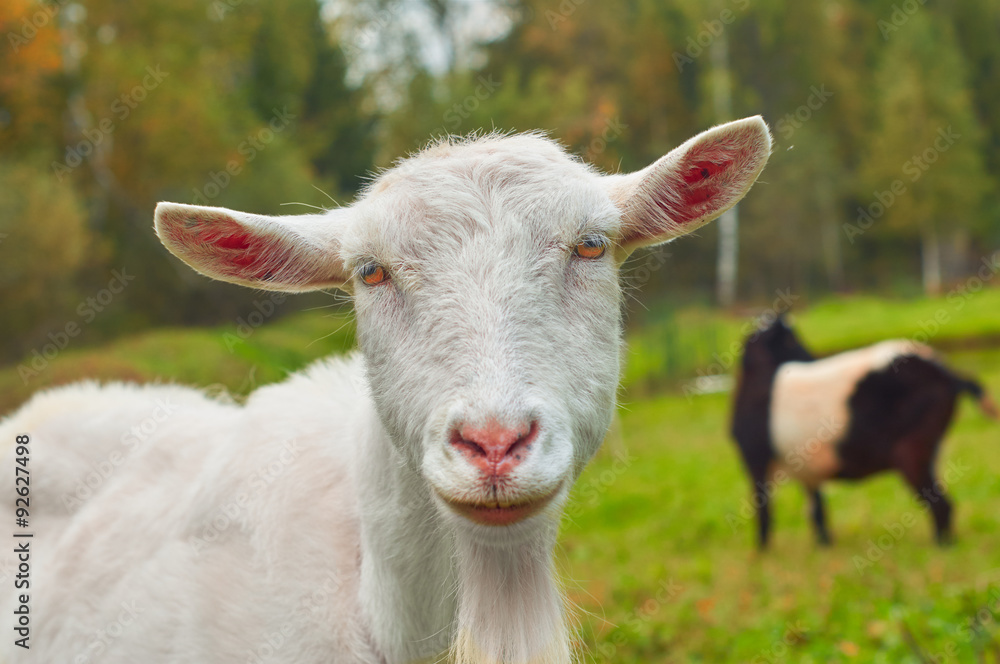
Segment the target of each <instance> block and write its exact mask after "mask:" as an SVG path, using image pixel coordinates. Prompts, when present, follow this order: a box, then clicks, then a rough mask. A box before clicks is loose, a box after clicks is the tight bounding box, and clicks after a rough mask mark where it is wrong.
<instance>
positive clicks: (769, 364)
mask: <svg viewBox="0 0 1000 664" xmlns="http://www.w3.org/2000/svg"><path fill="white" fill-rule="evenodd" d="M963 392H968V393H969V394H971V395H972V396H973V397H975V398H976V399H978V400H979V404H980V406H981V408H982V410H983V412H985V413H986V414H987V415H989V416H990V417H993V418H994V419H996V418H997V408H996V405H995V404H994V403H993V402H992V401H991V400H990V399H989V397H988V396H987V395H986V393H985V392H984V391H983V388H982V387H981V386H980V385H979V383H977V382H975V381H973V380H968V379H965V378H961V377H959V376H957V375H955V374H954V373H953V372H952V371H950V370H949V369H948V368H947V367H946V366H945V365H944V364H943V363H942V362H941V359H940V358H939V357H938V356H937V355H936V354H935V353H934V351H933V350H932V349H931V348H929V347H928V346H925V345H923V344H918V343H915V342H912V341H906V340H893V341H883V342H880V343H877V344H874V345H872V346H866V347H864V348H859V349H856V350H851V351H847V352H844V353H840V354H837V355H833V356H831V357H827V358H823V359H816V358H814V357H813V356H812V355H811V354H810V353H809V351H808V350H806V349H805V347H804V346H803V345H802V344H801V343H800V342H799V340H798V338H797V337H796V335H795V333H794V332H793V331H792V330H791V329H790V328H789V327H788V326H787V325H786V324H785V322H784V321H783V320H782V319H781V318H780V317H779V318H778V319H777V320H775V321H774V322H773V323H772V324H771V325H770V326H768V327H767V328H765V329H762V330H759V331H757V332H755V333H754V334H752V335H751V336H750V337H749V338H748V339H747V341H746V344H745V346H744V354H743V369H742V374H741V376H740V379H739V384H738V387H737V391H736V398H735V404H734V409H733V420H732V429H731V431H732V434H733V437H734V438H735V439H736V443H737V445H738V446H739V448H740V453H741V454H742V456H743V461H744V463H745V465H746V468H747V471H748V472H749V474H750V478H751V480H752V482H753V492H754V505H755V506H756V507H757V517H758V527H759V531H758V537H759V539H758V542H759V544H760V546H761V548H764V547H766V546H767V541H768V532H769V530H770V524H771V516H770V506H769V501H770V497H771V493H772V489H773V487H775V486H776V485H777V484H781V483H782V480H786V479H795V480H798V481H800V482H801V483H802V484H803V485H804V486H805V488H806V490H807V491H808V493H809V495H810V498H811V502H812V507H811V512H812V520H813V524H814V525H815V528H816V536H817V538H818V540H819V542H820V543H821V544H829V543H830V534H829V531H828V530H827V526H826V515H825V509H824V506H823V495H822V493H820V486H821V485H822V483H823V482H824V481H826V480H829V479H834V478H839V479H847V480H857V479H861V478H864V477H868V476H869V475H872V474H874V473H878V472H881V471H883V470H893V469H894V470H898V471H899V472H900V473H901V474H902V475H903V478H904V479H905V480H906V482H907V483H908V484H909V485H910V486H911V487H912V488H913V490H914V491H916V492H917V495H918V497H919V499H920V500H922V501H924V503H925V504H926V505H927V507H928V508H929V509H930V512H931V514H932V515H933V518H934V528H935V533H936V536H937V540H938V542H939V543H945V542H947V541H948V539H949V537H950V535H951V503H950V501H949V500H948V497H947V495H946V494H945V492H944V488H943V487H942V485H941V483H940V482H939V481H937V479H936V478H935V473H934V462H935V458H936V457H937V451H938V447H939V445H940V443H941V440H942V438H943V437H944V434H945V431H946V430H947V429H948V425H949V424H950V423H951V419H952V415H953V414H954V410H955V402H956V400H957V398H958V395H959V394H961V393H963Z"/></svg>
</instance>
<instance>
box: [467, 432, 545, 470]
mask: <svg viewBox="0 0 1000 664" xmlns="http://www.w3.org/2000/svg"><path fill="white" fill-rule="evenodd" d="M537 431H538V425H537V424H536V423H535V422H526V423H523V424H520V425H516V426H513V427H505V426H501V425H499V424H489V425H487V426H485V427H482V428H478V427H472V426H468V425H462V426H458V427H456V428H455V429H454V430H453V431H452V435H451V444H452V446H453V447H455V448H456V449H458V450H459V451H461V452H462V453H463V454H464V455H465V457H466V458H467V459H468V460H469V461H470V462H472V463H473V464H475V465H477V466H480V467H481V468H483V469H484V470H485V469H487V468H492V469H494V470H501V468H500V465H501V464H502V465H503V466H504V468H505V469H510V468H512V467H513V466H516V465H517V464H519V463H521V462H522V461H523V460H524V458H525V457H526V456H527V455H528V453H529V452H530V451H531V443H532V442H534V439H535V437H536V434H537Z"/></svg>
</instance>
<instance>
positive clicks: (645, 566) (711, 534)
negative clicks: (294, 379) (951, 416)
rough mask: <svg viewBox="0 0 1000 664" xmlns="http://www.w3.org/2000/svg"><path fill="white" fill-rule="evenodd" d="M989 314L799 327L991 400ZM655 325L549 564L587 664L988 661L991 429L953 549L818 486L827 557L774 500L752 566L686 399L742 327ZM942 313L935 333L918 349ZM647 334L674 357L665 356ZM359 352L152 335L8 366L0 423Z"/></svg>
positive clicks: (992, 322) (789, 506) (743, 518)
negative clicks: (134, 392)
mask: <svg viewBox="0 0 1000 664" xmlns="http://www.w3.org/2000/svg"><path fill="white" fill-rule="evenodd" d="M959 304H960V305H961V306H959ZM998 305H1000V291H996V290H985V291H982V292H979V293H976V294H970V295H969V297H968V298H965V297H963V298H961V299H959V298H955V297H952V298H950V299H949V298H941V299H937V300H931V299H923V300H914V301H883V300H878V299H876V298H865V299H836V300H827V301H825V302H821V303H818V304H816V305H815V306H812V307H810V308H808V309H806V310H804V311H803V312H802V313H800V314H798V315H797V317H796V320H795V322H796V324H797V325H798V326H799V328H800V330H801V333H802V336H803V339H804V341H805V343H807V344H808V345H810V346H811V347H812V348H813V349H814V350H815V351H817V352H819V353H829V352H834V351H836V350H841V349H845V348H848V347H852V346H856V345H860V344H864V343H869V342H872V341H875V340H878V339H882V338H886V337H889V336H907V337H913V336H914V335H917V334H919V333H921V331H923V332H924V333H927V334H929V337H930V338H929V343H931V344H932V345H937V346H938V347H940V348H942V349H944V352H945V354H946V356H947V357H948V359H949V362H950V363H951V365H952V366H954V367H955V368H956V369H959V370H962V371H965V372H968V373H972V374H974V375H976V376H977V377H978V378H979V379H980V380H981V381H982V382H983V384H984V385H985V386H987V388H988V389H989V390H990V391H991V392H992V393H993V394H994V395H1000V348H995V347H993V346H994V345H995V344H996V342H997V340H998V337H1000V317H998V316H997V315H996V312H997V311H1000V307H998ZM941 312H944V314H946V315H944V314H941ZM661 313H662V312H649V313H648V314H647V318H648V319H649V322H648V324H644V325H643V326H642V327H641V328H639V329H637V330H635V331H633V332H631V333H630V335H629V338H630V350H629V352H628V356H627V358H626V370H625V375H626V382H625V385H624V387H623V391H622V395H621V408H620V411H619V415H620V417H619V422H618V424H617V426H616V429H615V430H614V431H613V432H612V434H611V436H609V440H608V441H607V444H606V445H605V447H604V449H603V450H602V451H601V452H600V454H599V455H598V457H597V459H596V460H595V461H594V462H593V463H592V464H591V465H590V467H589V468H588V469H587V471H586V472H585V474H584V475H583V477H582V478H581V479H580V481H579V482H578V484H577V485H576V487H575V489H574V494H573V498H572V500H571V503H570V505H569V506H568V508H567V515H566V518H565V520H564V524H563V532H562V535H561V537H560V546H559V548H558V550H557V564H558V566H559V569H560V573H561V575H562V577H563V578H564V579H565V580H566V585H567V588H568V591H569V595H570V598H571V601H572V602H573V603H574V604H575V610H574V611H575V614H576V615H575V620H576V623H577V624H578V626H579V638H580V640H581V645H582V646H583V650H584V651H586V652H587V653H588V654H587V657H586V659H585V661H594V662H678V663H680V662H752V663H754V664H757V663H764V662H796V663H799V662H803V663H805V662H817V663H818V662H887V663H890V662H891V663H893V664H903V663H908V662H913V663H916V664H923V663H925V662H1000V626H998V624H997V622H996V621H997V620H1000V553H998V552H1000V427H998V426H997V424H996V423H995V422H992V421H990V420H988V419H986V418H985V417H984V416H983V415H982V414H981V413H980V412H979V411H978V410H977V409H976V408H975V407H974V405H973V404H972V403H971V401H969V400H964V401H963V402H962V404H961V408H960V410H959V413H958V417H957V421H956V423H955V425H954V426H953V428H952V430H951V433H950V435H949V437H948V439H947V441H946V443H945V445H944V448H943V458H942V459H941V460H940V463H939V468H940V470H941V474H942V476H943V477H946V478H947V480H948V482H947V484H948V488H949V491H950V493H951V494H952V496H953V498H954V502H955V505H956V524H955V525H956V534H957V541H956V543H955V544H954V545H953V546H951V547H949V548H946V549H939V548H937V547H935V546H933V544H932V535H931V527H930V522H929V518H928V516H927V515H926V514H925V511H924V510H923V509H922V508H921V507H920V506H919V505H918V504H917V503H916V502H915V500H914V499H913V498H912V496H911V495H910V493H909V491H908V490H907V489H906V488H905V487H904V485H903V483H902V481H901V480H900V479H899V478H898V477H896V476H892V475H884V476H880V477H879V478H877V479H875V480H872V481H868V482H866V483H862V484H858V485H847V484H834V485H831V486H829V487H828V489H827V500H828V508H829V516H830V521H831V528H832V532H833V536H834V539H835V543H834V546H833V547H832V548H830V549H825V550H824V549H820V548H818V547H817V546H816V545H815V544H814V540H813V534H812V532H811V530H810V526H809V523H808V520H807V518H806V505H805V500H804V495H803V493H802V491H801V489H800V488H799V487H797V486H794V485H789V486H784V487H779V488H778V490H777V494H776V498H775V501H774V510H775V519H776V522H777V527H776V530H775V538H774V540H773V542H772V548H771V550H770V551H769V552H767V553H765V554H759V553H757V552H756V551H755V550H754V547H753V513H752V510H751V509H750V507H749V490H748V480H747V479H746V476H745V474H744V472H743V470H742V468H741V467H740V465H739V459H738V456H737V454H736V450H735V448H734V446H733V443H732V442H731V441H730V439H729V437H728V434H727V429H728V408H729V399H730V395H729V394H706V395H692V394H690V393H689V392H688V391H685V389H684V385H685V384H686V382H687V381H688V380H689V379H691V378H692V377H694V376H696V375H698V374H699V373H704V372H705V370H706V368H707V367H710V366H711V365H712V364H713V363H720V364H721V365H723V368H727V369H728V368H731V367H726V366H725V365H726V364H727V358H726V355H725V354H726V353H727V352H728V350H729V349H730V348H731V346H732V344H733V343H734V342H735V341H737V340H738V339H739V337H740V334H741V331H742V329H743V327H744V326H745V324H746V321H747V320H749V317H747V318H737V317H726V316H724V315H722V314H719V313H712V312H709V310H698V309H689V310H684V311H681V312H672V313H669V315H668V314H662V315H661ZM657 316H660V317H659V318H657ZM935 317H940V319H941V320H944V319H945V318H947V320H946V321H945V322H938V327H937V328H936V330H934V332H933V333H930V325H929V324H928V321H930V320H934V319H935ZM658 335H661V338H662V337H666V336H670V337H671V341H670V347H672V348H673V349H674V352H675V353H677V354H680V355H681V357H673V358H671V359H667V358H665V357H664V353H663V347H662V345H658V344H657V337H658ZM918 338H920V337H918ZM706 340H710V342H711V343H709V342H707V341H706ZM353 343H354V339H353V329H352V326H351V321H350V318H349V317H347V316H345V315H340V314H333V315H331V314H328V313H325V312H324V311H322V310H321V311H313V312H306V313H301V314H296V315H293V316H289V317H286V318H283V319H280V320H277V321H274V322H266V323H264V324H263V325H261V326H260V327H256V328H255V327H253V326H251V325H248V324H247V323H246V319H243V322H240V321H233V322H232V323H230V324H229V325H225V326H222V327H219V328H215V329H173V330H170V329H167V330H158V331H155V332H151V333H148V334H144V335H140V336H136V337H132V338H126V339H122V340H119V341H118V342H116V343H114V344H111V345H108V346H105V347H99V348H90V349H74V348H69V349H67V350H66V351H63V352H62V353H60V354H59V355H58V356H57V357H56V358H55V359H54V360H52V361H51V362H50V363H49V365H48V366H46V367H44V369H43V370H41V371H40V372H39V373H38V375H37V376H33V377H31V378H29V379H28V380H27V382H25V381H24V380H22V378H21V377H19V373H18V368H17V366H12V367H8V368H6V369H4V370H3V371H2V372H0V412H7V411H9V410H10V409H12V408H13V407H15V406H16V405H17V404H18V403H19V402H21V401H22V400H23V399H24V398H26V397H27V395H29V394H30V393H31V392H33V391H35V390H37V389H40V388H41V387H43V386H46V385H51V384H57V383H63V382H66V381H69V380H74V379H76V378H80V377H101V378H106V379H112V378H125V379H132V380H143V381H145V380H154V379H164V380H175V381H178V382H184V383H192V384H196V385H202V386H209V385H212V386H213V387H212V389H218V390H221V389H223V388H224V389H226V390H228V391H231V392H233V393H235V394H240V393H246V392H247V391H249V390H250V389H252V388H253V387H255V386H257V385H261V384H265V383H268V382H272V381H275V380H280V379H281V377H282V376H283V375H284V374H285V373H286V372H288V371H292V370H295V369H297V368H299V367H301V366H302V365H304V364H305V363H307V362H308V361H309V360H310V359H312V358H315V357H320V356H323V355H325V354H328V353H337V352H345V351H346V350H348V349H350V348H351V347H352V345H353ZM664 345H666V342H664ZM128 428H129V425H128V423H123V431H124V430H127V429H128Z"/></svg>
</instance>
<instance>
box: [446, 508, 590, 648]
mask: <svg viewBox="0 0 1000 664" xmlns="http://www.w3.org/2000/svg"><path fill="white" fill-rule="evenodd" d="M555 536H556V530H555V528H554V527H553V528H551V529H548V532H546V533H544V535H543V536H541V537H538V538H534V539H532V540H528V541H524V542H521V543H519V544H517V545H515V546H513V547H496V546H487V545H484V544H483V543H481V542H476V541H475V540H473V539H471V538H463V537H461V536H460V537H459V538H458V542H457V544H458V565H459V578H460V581H459V588H458V598H459V601H458V627H457V632H456V635H455V641H454V643H453V645H452V648H451V653H450V657H449V660H448V661H450V662H453V663H454V664H568V663H569V662H570V661H571V659H572V658H571V654H570V648H569V643H570V640H569V629H568V627H567V621H566V611H565V608H564V605H563V599H562V595H561V593H560V592H559V588H558V587H557V585H556V582H555V580H554V579H555V575H554V573H553V569H552V548H553V546H554V544H555Z"/></svg>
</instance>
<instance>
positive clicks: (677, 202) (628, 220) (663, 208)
mask: <svg viewBox="0 0 1000 664" xmlns="http://www.w3.org/2000/svg"><path fill="white" fill-rule="evenodd" d="M770 154H771V135H770V132H768V129H767V124H765V122H764V120H763V119H762V118H761V117H760V116H759V115H758V116H755V117H752V118H746V119H744V120H737V121H736V122H730V123H728V124H723V125H719V126H718V127H713V128H712V129H709V130H708V131H705V132H702V133H701V134H698V135H697V136H695V137H694V138H692V139H691V140H689V141H687V142H686V143H684V144H683V145H681V146H680V147H678V148H676V149H674V150H672V151H671V152H670V153H669V154H667V155H665V156H664V157H662V158H660V159H659V160H657V161H656V162H654V163H653V164H651V165H650V166H648V167H646V168H644V169H642V170H641V171H636V172H635V173H628V174H626V175H610V176H606V178H605V181H606V186H607V189H608V193H609V194H610V195H611V199H612V200H613V201H614V202H615V204H616V205H617V206H618V208H619V209H620V210H621V212H622V236H621V239H620V243H621V246H622V248H623V249H625V251H626V252H631V251H632V250H633V249H636V248H638V247H642V246H646V245H652V244H659V243H660V242H666V241H668V240H671V239H673V238H675V237H677V236H678V235H684V234H685V233H690V232H691V231H693V230H694V229H696V228H698V227H699V226H702V225H703V224H706V223H708V222H709V221H711V220H713V219H715V218H716V217H718V216H719V215H720V214H722V213H723V212H725V211H726V210H728V209H729V208H731V207H732V206H734V205H735V204H736V203H737V201H739V200H740V199H741V198H743V196H744V195H745V194H746V193H747V191H749V189H750V186H751V185H753V183H754V181H755V180H756V179H757V175H758V174H760V172H761V170H762V169H763V168H764V164H766V163H767V157H768V155H770Z"/></svg>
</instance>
